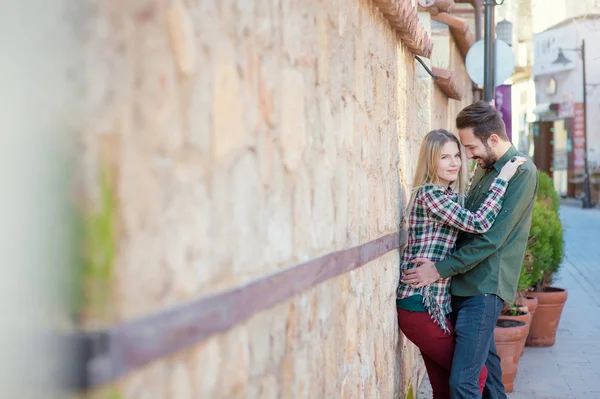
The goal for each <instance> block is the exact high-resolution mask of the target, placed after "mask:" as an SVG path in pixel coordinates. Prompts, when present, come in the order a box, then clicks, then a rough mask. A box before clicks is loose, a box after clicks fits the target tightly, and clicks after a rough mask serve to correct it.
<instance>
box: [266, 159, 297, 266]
mask: <svg viewBox="0 0 600 399" xmlns="http://www.w3.org/2000/svg"><path fill="white" fill-rule="evenodd" d="M272 183H273V184H272V185H271V187H270V189H269V190H267V191H265V195H266V208H265V221H264V222H265V223H266V244H265V247H264V257H265V262H266V264H267V265H269V267H271V268H272V267H273V265H277V266H282V265H285V264H286V263H285V262H289V261H290V260H291V259H293V256H294V255H293V240H294V236H293V228H294V223H293V215H294V214H293V209H292V203H293V196H292V185H291V182H290V179H289V177H288V175H286V173H285V170H284V167H283V163H282V160H281V156H280V153H279V151H275V152H274V153H273V180H272Z"/></svg>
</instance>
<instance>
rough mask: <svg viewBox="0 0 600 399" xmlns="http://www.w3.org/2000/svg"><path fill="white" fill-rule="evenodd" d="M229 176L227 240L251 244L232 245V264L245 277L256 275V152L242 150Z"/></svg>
mask: <svg viewBox="0 0 600 399" xmlns="http://www.w3.org/2000/svg"><path fill="white" fill-rule="evenodd" d="M231 177H232V178H231V181H230V182H228V183H229V184H231V185H232V188H233V190H232V195H233V201H232V207H231V209H229V212H230V217H231V218H233V220H234V221H235V223H234V224H235V228H234V229H233V230H232V232H233V234H234V235H233V237H231V239H233V242H235V243H245V242H248V243H249V242H253V243H254V245H236V246H235V250H233V251H232V252H233V265H232V266H233V271H234V272H235V273H236V274H237V275H238V276H244V277H243V278H246V279H247V278H252V277H256V276H257V274H258V273H260V272H261V270H262V267H263V263H264V251H263V248H264V243H265V232H264V228H265V225H264V222H263V220H264V208H263V204H264V195H263V190H262V184H261V181H260V176H259V170H258V161H257V159H256V154H255V153H253V152H247V153H245V154H244V155H243V156H242V157H241V158H240V160H239V162H238V163H237V165H235V167H234V169H233V174H232V176H231ZM230 251H231V248H230Z"/></svg>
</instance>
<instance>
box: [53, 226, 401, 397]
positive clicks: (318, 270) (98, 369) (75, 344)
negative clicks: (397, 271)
mask: <svg viewBox="0 0 600 399" xmlns="http://www.w3.org/2000/svg"><path fill="white" fill-rule="evenodd" d="M406 239H407V236H406V231H404V230H402V231H400V232H398V233H392V234H388V235H386V236H383V237H380V238H378V239H376V240H373V241H369V242H367V243H365V244H362V245H359V246H356V247H353V248H348V249H344V250H341V251H337V252H333V253H330V254H327V255H324V256H322V257H320V258H317V259H314V260H311V261H308V262H306V263H302V264H299V265H295V266H292V267H290V268H288V269H286V270H283V271H281V272H279V273H276V274H273V275H271V276H268V277H265V278H262V279H260V280H257V281H254V282H251V283H249V284H247V285H245V286H242V287H239V288H235V289H232V290H230V291H226V292H222V293H219V294H216V295H212V296H208V297H204V298H200V299H198V300H195V301H193V302H190V303H186V304H183V305H180V306H177V307H175V308H172V309H169V310H166V311H163V312H160V313H157V314H155V315H151V316H148V317H145V318H142V319H138V320H134V321H131V322H126V323H123V324H121V325H117V326H114V327H112V328H109V329H108V330H104V331H98V332H93V333H83V332H81V333H77V334H76V335H72V336H69V337H63V339H66V340H67V341H68V344H70V346H71V350H74V352H75V358H74V361H73V362H72V363H74V364H71V365H68V370H69V371H71V375H69V377H68V378H67V380H66V381H65V384H67V385H68V386H69V387H70V388H73V389H78V390H81V389H87V388H91V387H94V386H98V385H102V384H106V383H109V382H111V381H113V380H115V379H117V378H119V377H121V376H123V375H125V374H126V373H128V372H130V371H132V370H134V369H136V368H139V367H142V366H144V365H146V364H148V363H150V362H152V361H154V360H157V359H160V358H162V357H165V356H167V355H170V354H173V353H175V352H177V351H180V350H183V349H185V348H188V347H190V346H192V345H195V344H197V343H198V342H200V341H202V340H204V339H206V338H208V337H210V336H211V335H213V334H216V333H220V332H224V331H227V330H228V329H230V328H232V327H233V326H235V325H237V324H239V323H241V322H243V321H244V320H247V319H248V318H250V317H252V316H253V315H255V314H257V313H259V312H262V311H264V310H267V309H269V308H271V307H273V306H274V305H276V304H278V303H281V302H284V301H287V300H289V299H291V298H293V297H294V296H296V295H298V294H301V293H302V292H305V291H307V290H309V289H310V288H312V287H314V286H316V285H318V284H321V283H323V282H325V281H327V280H329V279H331V278H333V277H336V276H339V275H341V274H344V273H347V272H349V271H351V270H353V269H356V268H358V267H361V266H363V265H365V264H367V263H369V262H371V261H372V260H374V259H376V258H378V257H380V256H382V255H384V254H386V253H388V252H390V251H392V250H394V249H397V248H399V247H401V246H402V245H404V244H405V243H406Z"/></svg>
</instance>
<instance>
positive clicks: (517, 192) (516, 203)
mask: <svg viewBox="0 0 600 399" xmlns="http://www.w3.org/2000/svg"><path fill="white" fill-rule="evenodd" d="M514 156H522V157H524V156H525V155H523V154H521V153H519V152H518V151H517V149H516V148H515V147H514V146H511V147H510V149H509V150H508V151H507V152H506V153H505V154H504V155H503V156H502V158H500V159H499V160H498V161H497V162H496V163H495V164H494V166H493V168H492V169H490V170H488V171H484V170H482V169H479V170H478V171H477V173H476V174H475V176H474V178H473V183H472V186H471V191H470V192H469V193H468V197H467V201H466V204H465V207H466V208H467V209H469V210H471V211H475V210H477V209H478V208H479V206H480V205H481V203H482V202H483V201H484V200H485V198H486V194H487V192H488V190H489V187H490V184H491V183H492V182H493V181H494V179H495V178H496V177H497V176H498V173H499V172H500V170H501V169H502V167H503V166H504V164H506V162H508V161H509V160H510V159H511V158H512V157H514ZM537 189H538V180H537V169H536V167H535V165H534V164H533V162H531V160H528V161H527V162H526V163H525V164H523V165H521V166H520V167H519V169H518V170H517V172H516V173H515V175H514V176H513V178H512V179H511V180H510V182H509V185H508V189H507V190H506V195H505V198H504V204H503V206H502V211H501V212H500V214H499V215H498V217H497V218H496V222H495V223H494V224H493V225H492V228H491V229H490V230H489V231H488V232H487V233H484V234H471V233H464V232H461V233H460V235H459V237H458V240H457V244H456V250H455V251H454V252H453V253H452V254H451V255H450V256H449V257H447V258H446V259H444V260H442V261H440V262H437V263H436V265H435V266H436V268H437V270H438V272H439V273H440V275H441V276H442V277H450V276H452V283H451V292H452V295H456V296H475V295H481V294H495V295H498V296H499V297H500V298H502V299H503V300H504V301H506V302H509V303H512V302H513V301H514V299H515V294H516V292H517V284H518V282H519V275H520V273H521V265H522V263H523V257H524V255H525V247H526V246H527V239H528V237H529V227H530V225H531V213H532V212H533V205H534V203H535V198H536V194H537Z"/></svg>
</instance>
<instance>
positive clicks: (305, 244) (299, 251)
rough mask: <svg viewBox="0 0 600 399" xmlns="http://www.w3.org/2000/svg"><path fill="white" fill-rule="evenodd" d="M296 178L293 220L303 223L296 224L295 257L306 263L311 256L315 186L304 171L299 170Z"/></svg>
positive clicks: (294, 234)
mask: <svg viewBox="0 0 600 399" xmlns="http://www.w3.org/2000/svg"><path fill="white" fill-rule="evenodd" d="M294 177H295V179H294V180H295V181H294V188H293V200H292V201H293V202H292V204H293V213H294V216H293V220H294V221H302V223H294V232H293V237H294V247H293V248H294V256H295V257H296V258H297V259H298V261H305V260H307V259H309V257H310V254H311V251H310V246H311V242H312V234H313V228H312V224H311V222H312V195H313V194H312V190H313V185H312V182H311V178H310V175H309V174H308V172H307V171H306V170H304V169H300V170H298V172H296V173H295V176H294Z"/></svg>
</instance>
